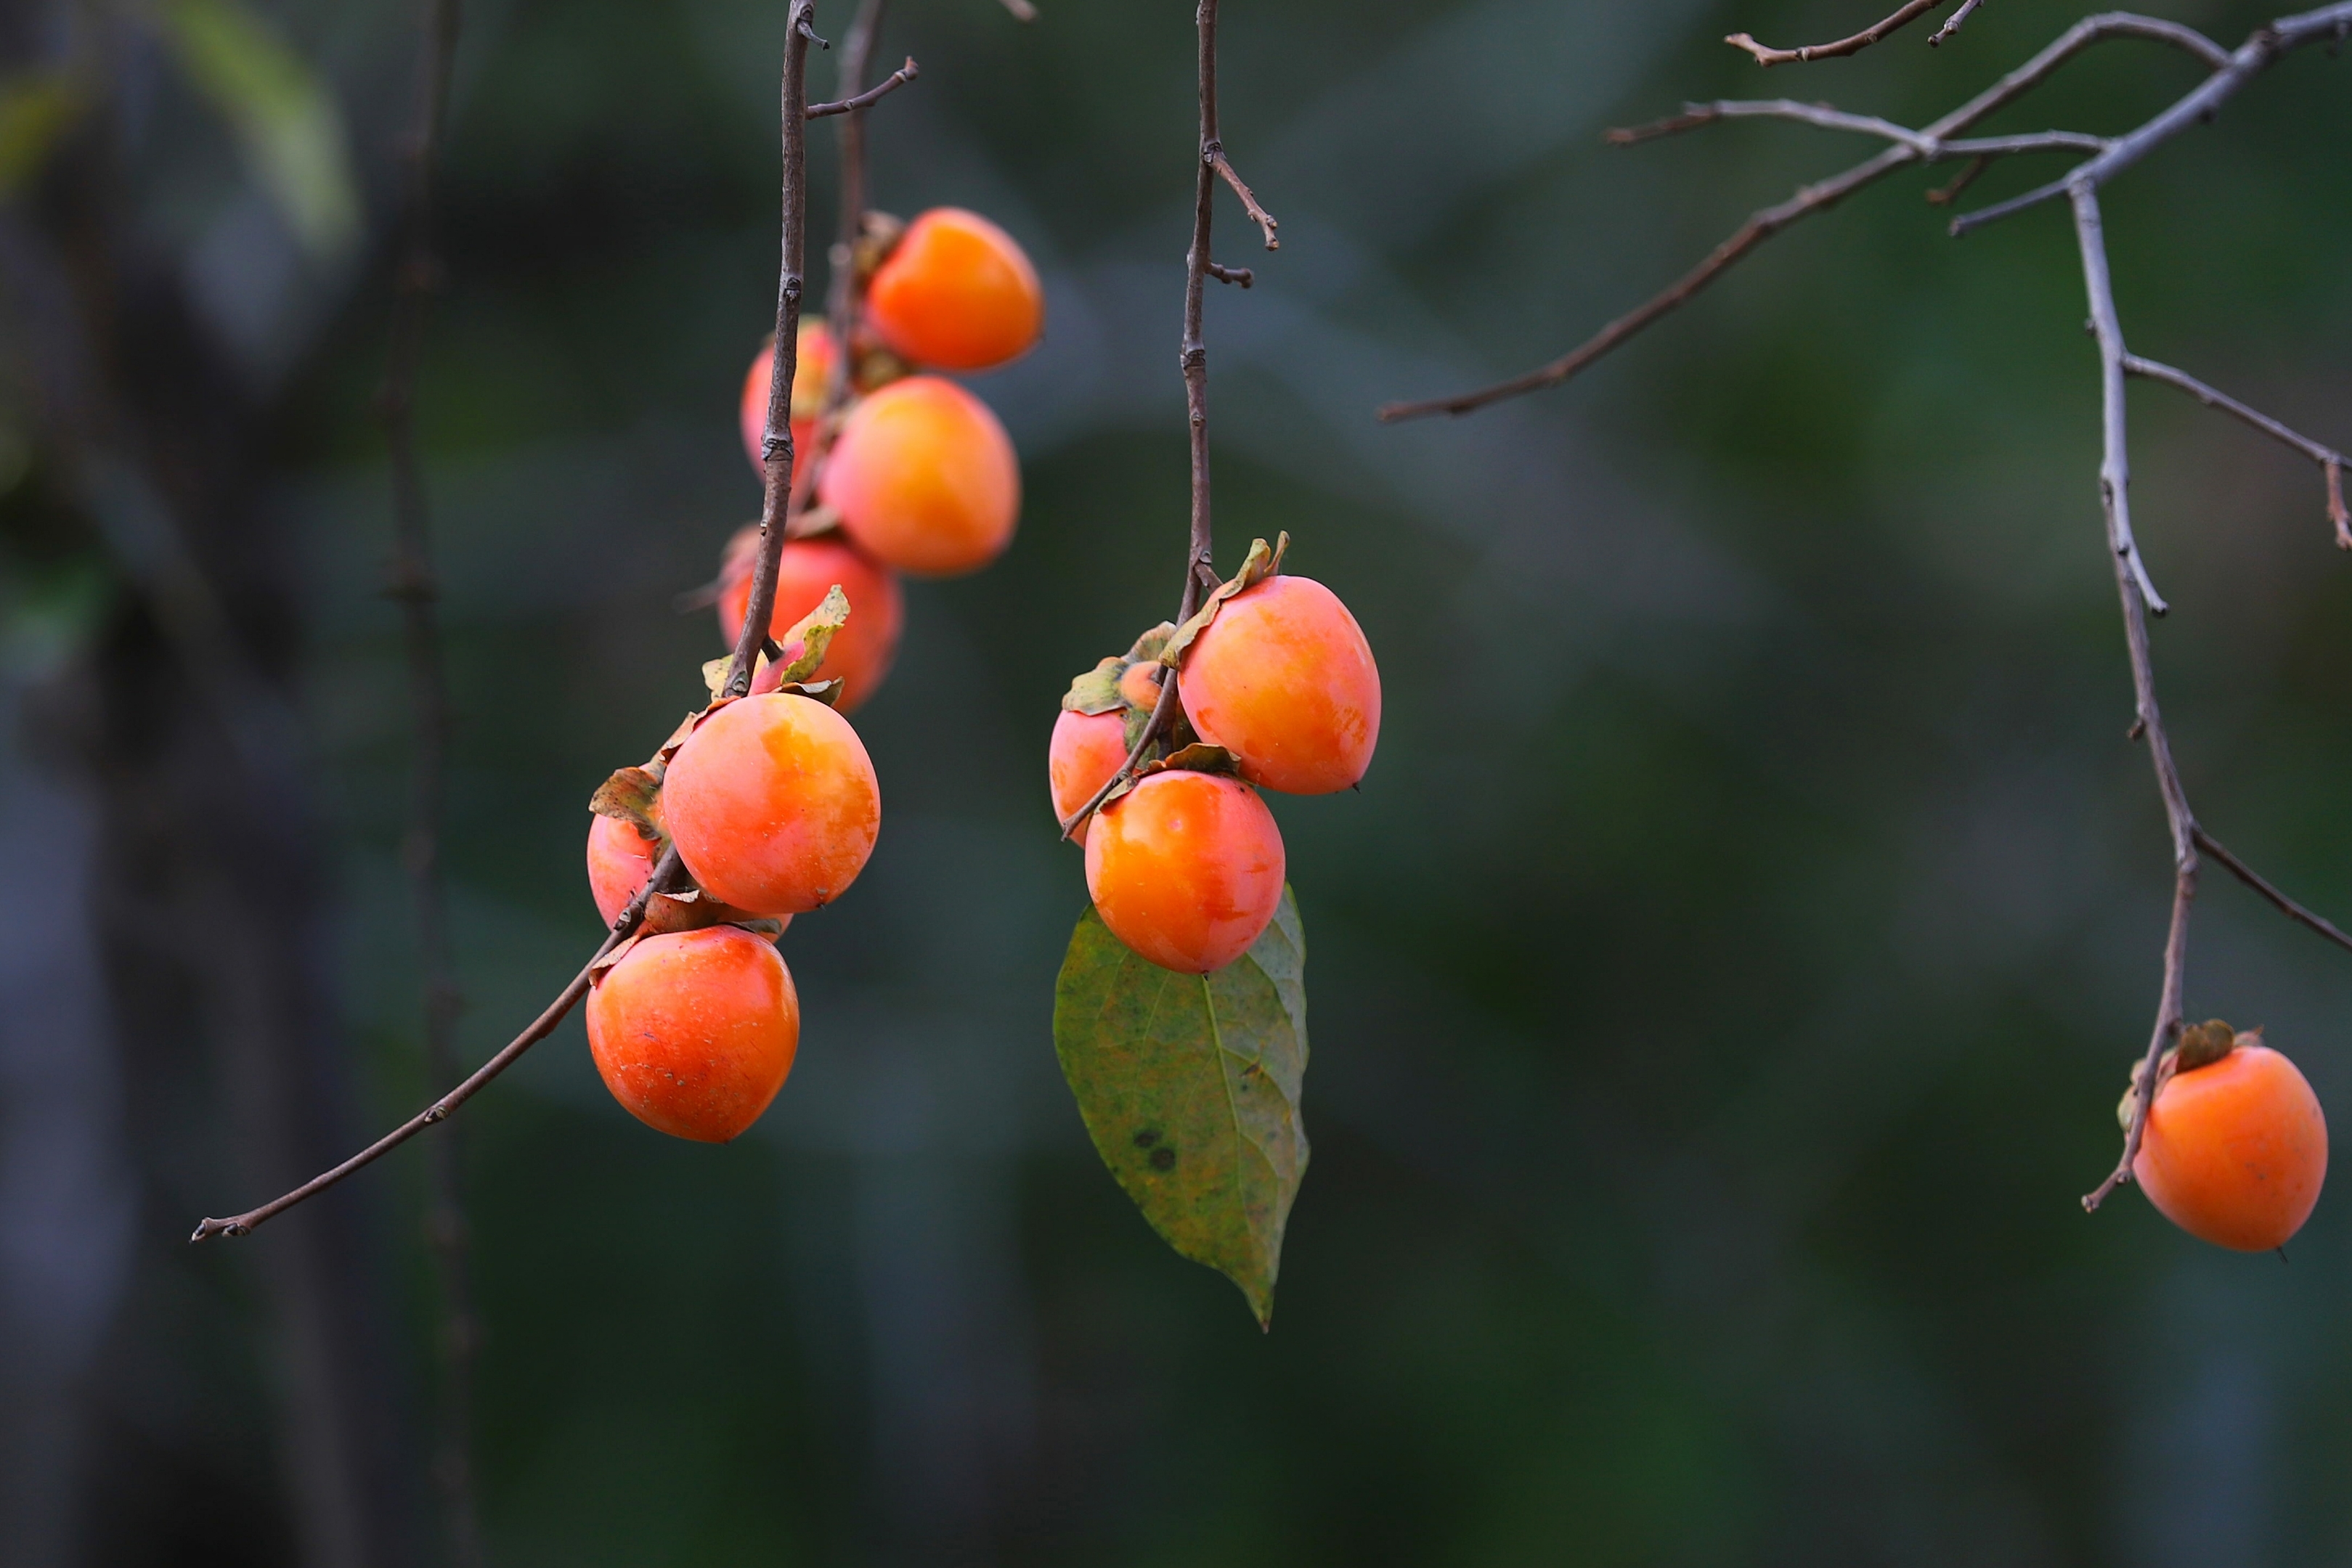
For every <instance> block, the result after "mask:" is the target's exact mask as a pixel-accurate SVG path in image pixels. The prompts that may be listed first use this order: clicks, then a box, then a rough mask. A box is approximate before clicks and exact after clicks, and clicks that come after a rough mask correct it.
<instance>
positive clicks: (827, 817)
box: [662, 692, 882, 915]
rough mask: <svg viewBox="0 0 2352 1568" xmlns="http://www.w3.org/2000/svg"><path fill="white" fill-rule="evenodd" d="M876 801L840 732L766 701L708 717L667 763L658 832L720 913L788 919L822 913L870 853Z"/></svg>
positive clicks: (799, 706) (808, 713)
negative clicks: (729, 910)
mask: <svg viewBox="0 0 2352 1568" xmlns="http://www.w3.org/2000/svg"><path fill="white" fill-rule="evenodd" d="M881 823H882V799H881V792H880V789H879V788H878V787H877V785H876V783H875V779H874V764H873V762H872V761H871V760H870V759H868V758H867V757H866V746H865V743H864V742H863V741H861V740H859V739H858V738H857V731H856V730H855V729H852V728H851V727H850V725H849V721H848V720H847V719H845V718H844V717H842V716H840V715H839V714H837V713H835V712H834V711H833V709H831V708H829V707H827V706H824V704H823V703H821V702H818V701H817V700H815V699H814V697H804V696H801V695H798V694H796V693H792V692H769V693H766V694H764V695H760V696H751V697H741V698H739V699H737V700H736V701H734V702H731V703H729V704H727V705H726V706H723V707H720V708H719V709H718V710H716V711H715V712H713V713H712V714H711V715H710V716H709V717H708V718H706V719H704V720H703V721H702V722H701V723H700V724H699V725H698V726H697V727H695V730H694V733H693V734H692V735H689V736H688V737H687V738H686V744H685V745H683V746H681V747H678V750H677V756H676V757H674V758H671V759H670V764H669V769H668V772H667V774H666V775H665V777H664V779H663V780H662V825H663V826H664V827H665V828H667V830H668V831H669V835H670V839H671V841H673V842H674V843H676V844H677V852H678V854H679V856H680V857H681V858H682V859H683V860H684V861H685V862H686V869H687V870H688V871H689V872H692V873H694V880H695V881H696V882H698V883H701V884H702V887H703V889H704V891H706V892H707V893H709V894H710V896H711V897H713V898H716V899H718V900H719V902H720V903H722V904H732V905H734V906H735V907H736V908H738V909H743V910H748V911H750V912H751V913H752V914H754V915H795V914H798V913H800V912H801V911H803V910H807V909H815V908H818V907H819V906H821V905H823V904H830V903H832V902H833V901H834V900H835V899H836V898H839V897H840V896H841V895H842V894H843V893H844V892H845V891H847V889H848V887H849V884H850V883H853V882H855V881H856V880H857V873H859V872H860V871H863V870H864V869H865V867H866V857H867V856H868V855H870V854H872V853H873V852H874V839H875V835H876V834H877V832H878V831H880V828H881Z"/></svg>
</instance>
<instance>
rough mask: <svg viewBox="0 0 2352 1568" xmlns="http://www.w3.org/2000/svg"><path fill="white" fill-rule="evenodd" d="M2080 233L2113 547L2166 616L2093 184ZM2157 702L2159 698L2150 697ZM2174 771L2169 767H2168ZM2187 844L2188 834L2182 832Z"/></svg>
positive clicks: (2078, 209)
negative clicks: (2141, 502)
mask: <svg viewBox="0 0 2352 1568" xmlns="http://www.w3.org/2000/svg"><path fill="white" fill-rule="evenodd" d="M2074 229H2075V235H2076V239H2077V242H2078V244H2079V245H2080V246H2081V249H2082V253H2083V281H2084V292H2085V293H2086V294H2087V295H2088V296H2089V298H2090V305H2091V329H2092V331H2093V332H2094V333H2095V335H2096V337H2097V339H2098V343H2099V372H2100V374H2099V384H2100V392H2101V396H2100V412H2101V428H2102V430H2103V431H2104V433H2105V442H2104V445H2103V449H2102V453H2101V455H2100V459H2099V498H2100V502H2101V504H2102V506H2103V507H2104V508H2105V512H2106V517H2107V548H2108V549H2111V550H2113V551H2114V552H2115V554H2116V559H2117V560H2119V561H2121V562H2122V563H2123V564H2124V567H2125V569H2126V572H2127V574H2128V575H2129V577H2130V578H2131V580H2132V582H2133V584H2134V585H2135V586H2136V587H2137V589H2138V590H2139V594H2140V597H2141V598H2142V599H2144V600H2146V601H2147V608H2148V609H2149V610H2150V611H2151V612H2154V613H2156V614H2158V615H2162V614H2164V613H2165V612H2167V611H2168V610H2169V609H2170V608H2171V606H2170V605H2168V604H2167V603H2165V601H2164V596H2163V595H2162V594H2160V593H2158V592H2157V591H2156V584H2154V583H2153V582H2150V581H2149V580H2148V577H2147V564H2146V563H2145V562H2144V561H2142V560H2141V559H2140V553H2139V541H2138V539H2137V538H2136V537H2135V536H2134V535H2133V533H2132V522H2131V452H2130V442H2129V435H2130V426H2129V423H2128V422H2127V421H2126V416H2125V409H2124V357H2125V355H2126V353H2127V352H2128V350H2126V348H2125V347H2124V331H2123V325H2122V323H2121V321H2120V320H2118V319H2117V318H2116V293H2115V284H2114V281H2113V280H2112V279H2111V278H2110V277H2108V276H2107V242H2106V232H2105V226H2104V225H2103V224H2102V223H2101V221H2100V216H2099V193H2098V192H2097V191H2095V190H2094V189H2092V188H2091V187H2090V186H2089V185H2087V184H2086V185H2078V186H2076V187H2075V189H2074ZM2150 701H2151V702H2152V701H2153V698H2151V699H2150ZM2148 706H2149V705H2148V704H2145V703H2144V704H2142V705H2141V708H2140V717H2141V718H2142V719H2143V720H2145V721H2146V722H2147V727H2148V732H2149V733H2150V734H2151V735H2152V736H2154V737H2155V738H2156V739H2157V740H2158V742H2159V746H2158V749H2159V750H2161V749H2162V747H2161V744H2160V743H2161V742H2162V740H2163V732H2162V730H2161V729H2160V728H2159V727H2158V725H2157V723H2156V721H2155V720H2154V719H2153V718H2152V717H2150V716H2149V711H2148ZM2167 767H2169V763H2167ZM2176 836H2177V837H2179V838H2180V840H2181V842H2182V843H2183V844H2184V845H2186V844H2187V843H2188V838H2187V834H2186V831H2185V830H2183V831H2180V832H2179V833H2177V834H2176Z"/></svg>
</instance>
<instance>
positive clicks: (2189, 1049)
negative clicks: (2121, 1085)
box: [2116, 1019, 2263, 1132]
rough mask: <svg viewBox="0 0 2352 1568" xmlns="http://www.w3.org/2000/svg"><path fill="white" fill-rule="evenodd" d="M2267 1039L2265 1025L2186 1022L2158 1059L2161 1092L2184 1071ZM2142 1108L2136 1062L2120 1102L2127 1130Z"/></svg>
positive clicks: (2119, 1117)
mask: <svg viewBox="0 0 2352 1568" xmlns="http://www.w3.org/2000/svg"><path fill="white" fill-rule="evenodd" d="M2262 1043H2263V1031H2262V1026H2260V1025H2259V1024H2258V1025H2256V1026H2255V1027H2254V1028H2252V1029H2250V1030H2237V1029H2232V1028H2231V1026H2230V1025H2229V1023H2228V1022H2226V1021H2225V1020H2223V1019H2206V1020H2205V1021H2204V1022H2203V1023H2192V1024H2183V1025H2182V1026H2181V1027H2180V1036H2179V1040H2176V1041H2175V1042H2174V1043H2173V1044H2172V1045H2171V1046H2170V1047H2168V1049H2167V1050H2166V1051H2165V1052H2164V1054H2163V1055H2162V1056H2160V1057H2158V1058H2157V1061H2156V1088H2157V1092H2159V1093H2161V1092H2163V1089H2164V1086H2165V1085H2166V1084H2167V1083H2169V1082H2172V1080H2173V1079H2174V1078H2175V1077H2176V1076H2178V1075H2179V1074H2180V1073H2183V1072H2194V1071H2197V1070H2198V1069H2199V1068H2200V1067H2210V1066H2212V1065H2213V1064H2214V1063H2215V1062H2217V1061H2221V1059H2222V1058H2223V1057H2225V1056H2227V1055H2229V1054H2230V1053H2231V1051H2235V1050H2237V1049H2238V1048H2239V1047H2240V1046H2255V1045H2260V1044H2262ZM2138 1109H2139V1068H2138V1065H2137V1063H2135V1064H2134V1065H2133V1068H2132V1074H2131V1083H2130V1086H2129V1087H2128V1088H2126V1090H2125V1091H2124V1097H2123V1100H2122V1101H2121V1103H2118V1104H2117V1105H2116V1121H2117V1122H2118V1123H2120V1124H2122V1126H2123V1128H2124V1130H2125V1131H2126V1132H2129V1131H2130V1130H2131V1124H2132V1115H2133V1113H2135V1112H2137V1110H2138Z"/></svg>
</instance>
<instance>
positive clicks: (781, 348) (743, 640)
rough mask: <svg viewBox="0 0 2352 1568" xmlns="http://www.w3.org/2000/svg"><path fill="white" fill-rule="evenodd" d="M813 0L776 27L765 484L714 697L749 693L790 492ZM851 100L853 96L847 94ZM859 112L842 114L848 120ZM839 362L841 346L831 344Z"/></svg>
mask: <svg viewBox="0 0 2352 1568" xmlns="http://www.w3.org/2000/svg"><path fill="white" fill-rule="evenodd" d="M815 15H816V5H815V0H793V7H792V12H791V17H790V20H789V21H788V22H787V23H786V26H785V30H784V71H783V107H782V113H781V114H780V115H779V117H778V118H779V120H781V122H782V127H783V139H782V152H783V209H784V221H783V246H782V249H783V258H782V265H781V266H780V267H778V268H777V271H776V342H775V348H774V350H773V358H772V360H771V361H769V368H768V424H767V429H766V431H765V433H764V434H762V435H761V440H760V453H761V465H760V466H761V476H762V477H763V478H764V480H765V481H766V489H765V493H764V494H763V495H762V497H761V503H760V547H759V551H758V553H757V554H756V555H755V556H754V557H753V558H752V565H751V601H750V602H749V603H747V604H746V605H745V606H744V608H743V624H742V626H741V628H740V630H738V631H737V632H736V633H735V652H734V654H733V656H732V657H731V658H730V659H729V661H728V664H727V678H726V679H725V680H724V681H722V682H721V683H720V684H719V695H721V696H732V697H740V696H741V695H744V694H745V693H747V692H749V691H750V690H751V676H752V674H753V672H754V670H755V669H756V668H757V667H758V664H759V661H760V651H761V648H762V646H764V645H765V643H767V641H768V622H769V620H770V619H771V618H772V616H773V615H774V614H775V612H776V565H777V562H778V561H779V560H781V559H782V557H783V553H784V517H785V514H786V512H788V511H789V510H790V509H791V507H792V495H793V376H794V375H796V374H797V373H798V372H799V370H800V358H801V354H800V348H801V346H800V333H801V292H802V289H803V287H804V282H803V277H802V273H803V269H804V268H805V267H806V266H807V260H808V116H807V114H806V113H805V110H806V109H807V107H808V47H809V45H810V44H811V43H813V42H822V40H821V39H819V38H818V37H817V36H816V30H815V27H814V17H815ZM853 96H854V95H853ZM862 112H863V111H859V113H854V114H852V115H851V117H850V120H849V123H853V124H854V123H855V122H856V120H857V119H858V118H859V114H861V113H862ZM837 352H838V353H839V354H840V356H841V357H842V358H844V359H846V358H847V357H848V346H847V345H846V344H845V343H844V344H841V345H838V346H837Z"/></svg>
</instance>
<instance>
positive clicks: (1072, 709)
mask: <svg viewBox="0 0 2352 1568" xmlns="http://www.w3.org/2000/svg"><path fill="white" fill-rule="evenodd" d="M1174 635H1176V627H1175V624H1174V623H1173V622H1168V621H1162V622H1160V624H1159V625H1157V626H1154V627H1153V628H1151V630H1150V631H1149V632H1145V633H1144V634H1143V635H1142V636H1140V637H1138V638H1137V639H1136V640H1135V645H1134V646H1133V647H1131V648H1129V650H1128V651H1127V652H1126V653H1113V654H1112V655H1111V656H1110V657H1109V658H1107V659H1104V660H1102V661H1100V662H1099V663H1097V664H1096V665H1095V667H1094V668H1093V669H1091V670H1088V671H1087V673H1086V674H1083V675H1080V676H1078V677H1077V678H1076V680H1073V681H1072V682H1071V683H1070V689H1069V690H1068V691H1066V692H1065V693H1063V694H1062V707H1063V709H1064V710H1065V711H1066V712H1069V713H1083V714H1104V713H1117V712H1118V710H1119V709H1121V708H1127V709H1129V710H1130V711H1132V710H1134V709H1135V708H1137V707H1139V706H1141V707H1143V708H1144V709H1145V711H1146V712H1149V711H1150V707H1149V705H1145V704H1139V703H1137V702H1136V701H1135V700H1134V699H1133V697H1132V696H1130V695H1129V694H1128V693H1127V692H1126V691H1125V690H1123V689H1122V687H1121V683H1122V682H1123V681H1124V680H1125V679H1126V677H1127V673H1128V672H1129V670H1131V669H1133V668H1135V666H1136V665H1138V664H1159V663H1160V653H1162V652H1164V651H1165V650H1166V648H1167V646H1168V640H1169V639H1170V638H1171V637H1173V636H1174ZM1153 684H1154V685H1157V684H1158V683H1157V682H1154V683H1153ZM1153 700H1154V701H1155V702H1156V701H1157V700H1158V696H1157V694H1156V693H1155V695H1154V697H1153Z"/></svg>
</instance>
